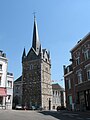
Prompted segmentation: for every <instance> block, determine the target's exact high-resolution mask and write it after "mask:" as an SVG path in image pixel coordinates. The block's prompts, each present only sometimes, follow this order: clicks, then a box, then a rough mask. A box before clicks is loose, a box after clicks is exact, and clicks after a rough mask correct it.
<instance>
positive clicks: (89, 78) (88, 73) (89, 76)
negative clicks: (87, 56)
mask: <svg viewBox="0 0 90 120" xmlns="http://www.w3.org/2000/svg"><path fill="white" fill-rule="evenodd" d="M87 79H88V80H90V69H88V70H87Z"/></svg>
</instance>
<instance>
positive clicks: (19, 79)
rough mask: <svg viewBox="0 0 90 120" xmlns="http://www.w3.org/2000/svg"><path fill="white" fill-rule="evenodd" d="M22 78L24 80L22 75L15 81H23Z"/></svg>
mask: <svg viewBox="0 0 90 120" xmlns="http://www.w3.org/2000/svg"><path fill="white" fill-rule="evenodd" d="M21 80H22V76H20V77H19V78H17V79H16V80H15V81H14V83H16V82H21Z"/></svg>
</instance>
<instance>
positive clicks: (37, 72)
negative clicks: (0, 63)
mask: <svg viewBox="0 0 90 120" xmlns="http://www.w3.org/2000/svg"><path fill="white" fill-rule="evenodd" d="M21 84H22V106H26V107H27V108H30V107H31V106H35V107H36V108H40V107H42V108H43V109H46V110H48V109H51V105H52V85H51V60H50V52H49V51H48V50H47V49H42V47H41V43H40V40H39V34H38V28H37V23H36V18H35V17H34V28H33V39H32V47H31V48H30V50H29V52H28V53H27V55H26V52H25V48H24V51H23V55H22V78H21ZM15 89H16V88H15ZM14 96H15V95H14Z"/></svg>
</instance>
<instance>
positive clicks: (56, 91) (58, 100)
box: [52, 83, 65, 110]
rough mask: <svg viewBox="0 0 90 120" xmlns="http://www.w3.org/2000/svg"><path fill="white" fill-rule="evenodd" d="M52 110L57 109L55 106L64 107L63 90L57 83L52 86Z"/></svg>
mask: <svg viewBox="0 0 90 120" xmlns="http://www.w3.org/2000/svg"><path fill="white" fill-rule="evenodd" d="M52 92H53V97H52V109H55V110H56V109H57V106H65V90H64V88H62V87H61V86H60V85H59V84H58V83H56V84H52Z"/></svg>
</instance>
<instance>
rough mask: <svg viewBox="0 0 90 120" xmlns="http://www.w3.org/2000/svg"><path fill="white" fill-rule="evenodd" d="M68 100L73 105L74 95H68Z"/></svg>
mask: <svg viewBox="0 0 90 120" xmlns="http://www.w3.org/2000/svg"><path fill="white" fill-rule="evenodd" d="M68 102H69V104H70V105H72V96H71V95H69V96H68Z"/></svg>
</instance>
